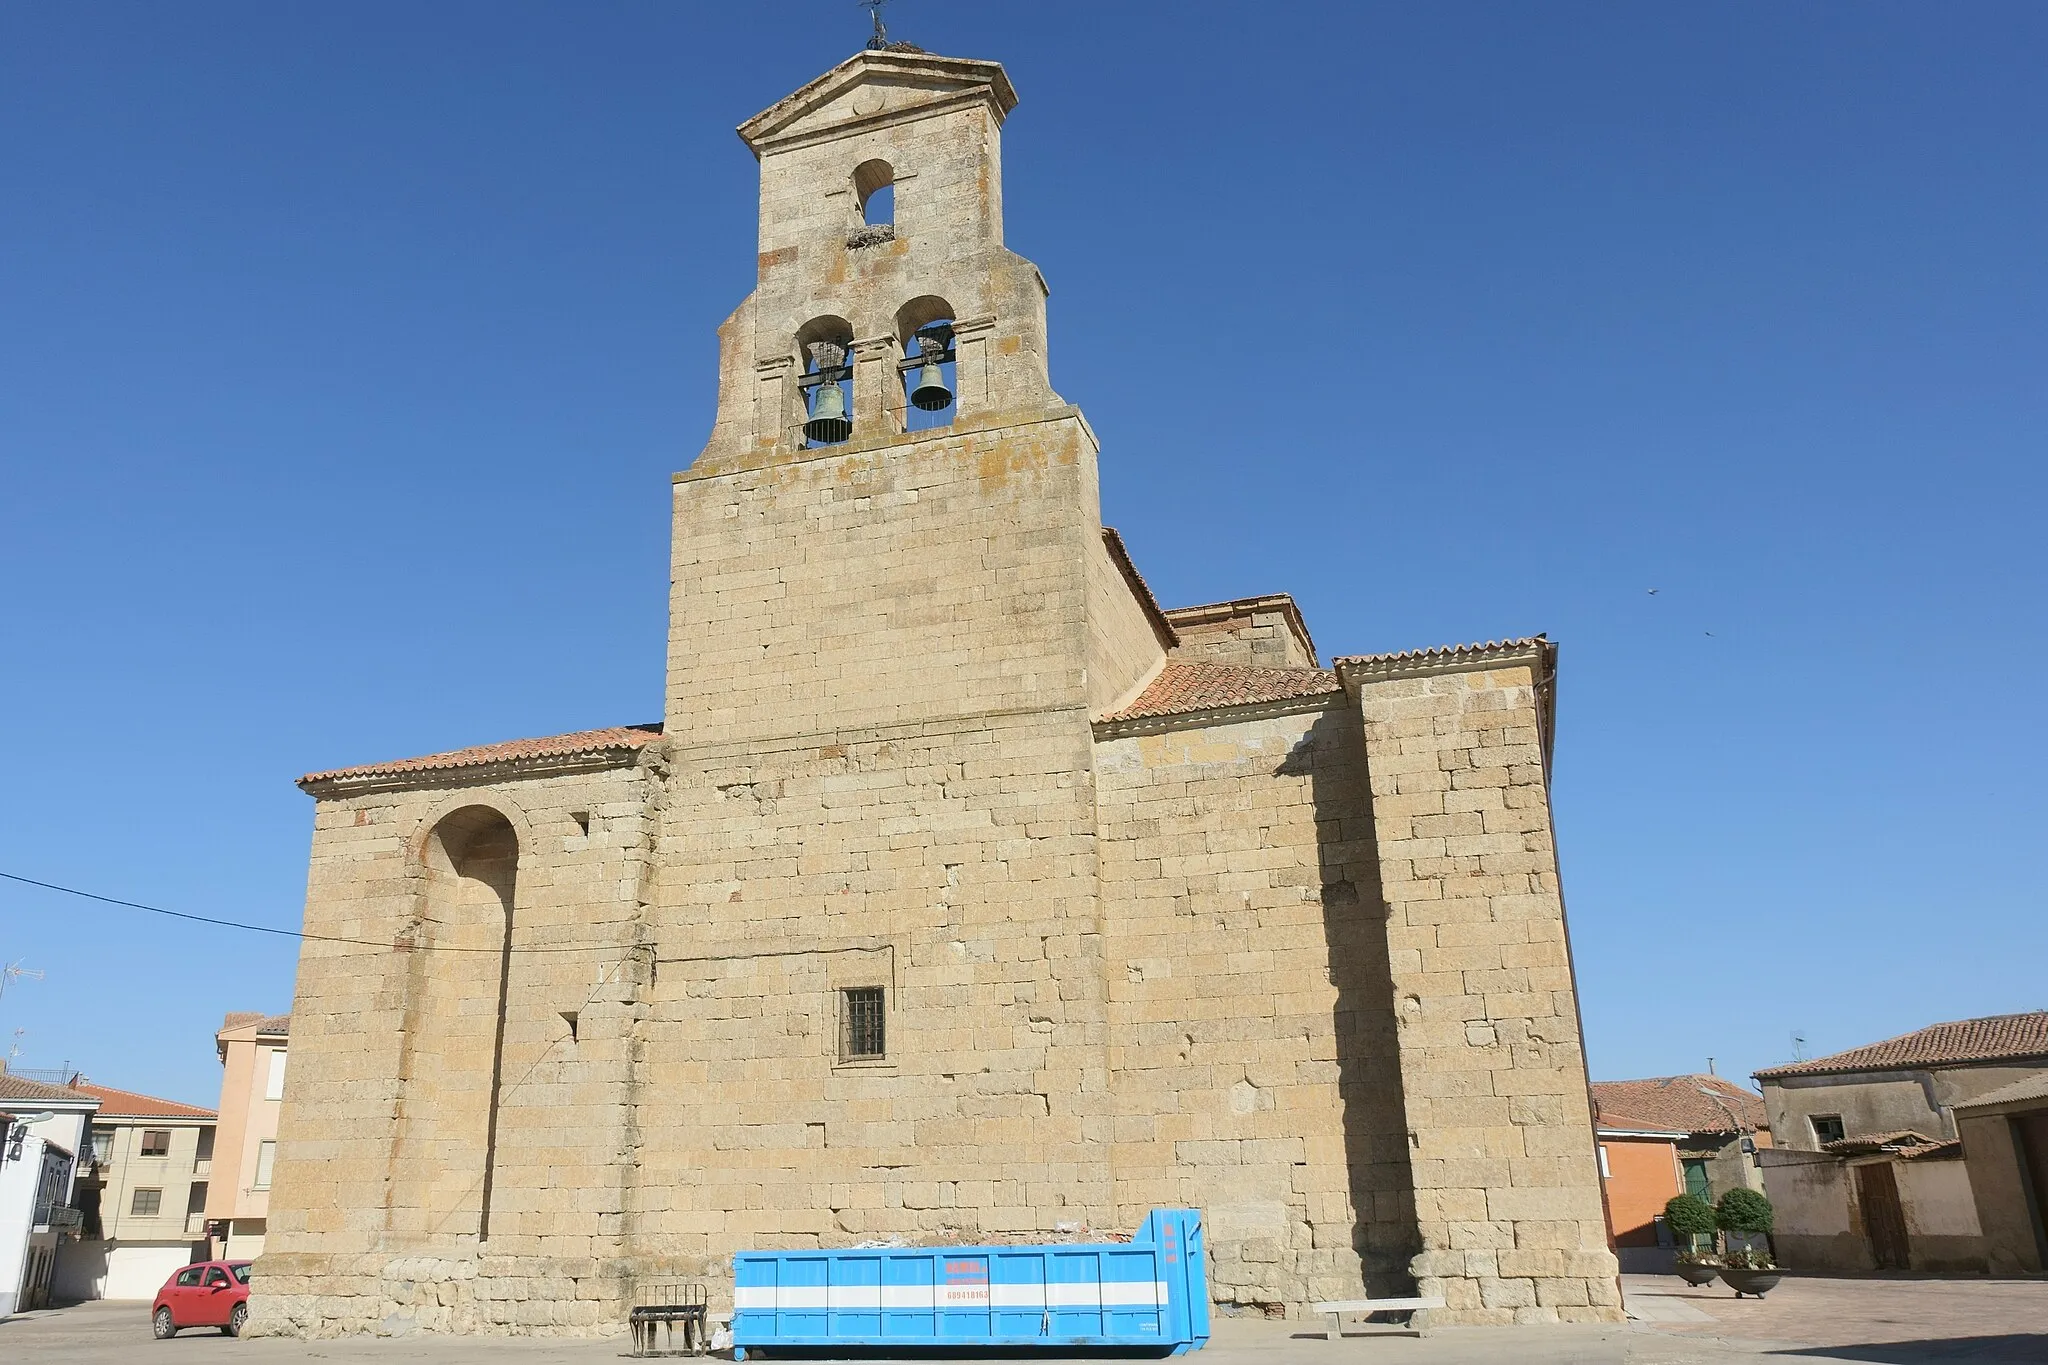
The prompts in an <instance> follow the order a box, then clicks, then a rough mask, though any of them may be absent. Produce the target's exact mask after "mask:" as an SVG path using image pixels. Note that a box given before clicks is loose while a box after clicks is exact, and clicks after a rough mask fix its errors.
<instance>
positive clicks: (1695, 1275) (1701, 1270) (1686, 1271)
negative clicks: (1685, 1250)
mask: <svg viewBox="0 0 2048 1365" xmlns="http://www.w3.org/2000/svg"><path fill="white" fill-rule="evenodd" d="M1673 1269H1675V1270H1676V1271H1677V1272H1678V1278H1679V1279H1681V1280H1684V1281H1685V1282H1686V1283H1687V1284H1689V1285H1694V1286H1698V1285H1703V1284H1712V1283H1713V1282H1714V1277H1715V1276H1716V1275H1718V1274H1720V1273H1721V1267H1719V1266H1717V1265H1697V1264H1695V1263H1693V1262H1691V1261H1680V1262H1679V1263H1678V1264H1677V1265H1676V1266H1674V1267H1673Z"/></svg>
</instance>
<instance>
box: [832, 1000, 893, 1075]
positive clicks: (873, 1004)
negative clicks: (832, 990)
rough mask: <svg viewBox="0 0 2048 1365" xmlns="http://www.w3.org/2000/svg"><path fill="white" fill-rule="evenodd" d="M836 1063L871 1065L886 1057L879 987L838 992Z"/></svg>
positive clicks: (886, 1040)
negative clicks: (838, 1061) (865, 1063)
mask: <svg viewBox="0 0 2048 1365" xmlns="http://www.w3.org/2000/svg"><path fill="white" fill-rule="evenodd" d="M839 1001H840V1004H839V1013H840V1026H839V1060H840V1061H842V1062H871V1061H876V1060H879V1059H880V1058H882V1057H885V1056H887V1055H888V1048H887V1043H888V1038H887V1035H886V1033H885V1032H884V1026H883V1021H882V1012H883V1003H884V1002H883V996H882V987H880V986H857V987H855V988H854V989H852V990H844V991H841V992H840V993H839Z"/></svg>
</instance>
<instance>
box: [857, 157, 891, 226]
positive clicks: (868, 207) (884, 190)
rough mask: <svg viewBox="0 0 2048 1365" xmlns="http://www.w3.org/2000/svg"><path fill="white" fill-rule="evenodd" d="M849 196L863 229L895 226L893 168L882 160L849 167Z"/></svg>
mask: <svg viewBox="0 0 2048 1365" xmlns="http://www.w3.org/2000/svg"><path fill="white" fill-rule="evenodd" d="M853 194H854V198H855V200H856V201H858V203H859V204H860V221H861V224H862V225H863V226H865V227H894V226H895V225H896V168H895V167H893V166H891V165H890V164H889V163H888V162H886V161H882V160H874V161H863V162H861V163H860V165H858V166H855V167H854V168H853Z"/></svg>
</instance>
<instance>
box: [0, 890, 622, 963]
mask: <svg viewBox="0 0 2048 1365" xmlns="http://www.w3.org/2000/svg"><path fill="white" fill-rule="evenodd" d="M0 877H4V878H6V879H7V880H8V881H10V882H20V883H21V884H22V885H24V886H39V887H41V888H42V889H43V890H45V891H60V892H62V893H63V894H65V895H67V896H80V897H83V898H84V899H86V900H89V901H99V902H100V903H101V904H103V905H118V906H122V907H123V908H125V909H129V910H146V911H148V912H149V913H150V914H152V915H166V916H168V917H170V918H171V919H182V920H189V921H191V922H192V923H194V924H212V925H216V926H218V927H220V928H222V929H244V930H247V931H248V932H249V933H252V934H275V935H276V936H277V937H279V938H296V939H302V940H307V941H310V942H314V943H352V944H355V945H357V946H358V947H363V948H382V949H384V950H385V951H386V952H394V953H506V952H512V953H595V952H618V951H620V950H622V949H626V950H630V949H632V948H633V947H634V945H633V944H630V943H561V944H551V945H550V944H542V945H538V946H535V947H528V948H522V947H516V946H515V947H509V948H507V947H500V948H469V947H464V946H462V945H460V944H453V943H386V942H384V941H383V940H382V939H374V938H348V937H346V936H343V935H340V934H309V933H306V932H305V931H304V930H300V929H279V928H276V927H275V926H272V925H268V924H244V923H242V922H241V921H240V920H232V919H218V918H215V917H214V916H212V915H194V914H188V913H187V912H185V911H183V910H166V909H164V908H163V907H162V906H161V905H144V904H143V903H142V902H141V901H124V900H121V899H120V898H118V897H115V896H102V895H100V894H99V893H98V892H96V891H81V890H79V889H78V888H77V887H75V886H59V885H57V884H56V883H55V882H41V881H37V880H36V879H35V878H34V877H23V876H20V875H18V874H16V873H13V872H0ZM427 923H429V924H445V923H446V921H445V920H429V921H427Z"/></svg>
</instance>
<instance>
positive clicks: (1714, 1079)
mask: <svg viewBox="0 0 2048 1365" xmlns="http://www.w3.org/2000/svg"><path fill="white" fill-rule="evenodd" d="M1592 1094H1593V1126H1594V1132H1595V1134H1596V1135H1597V1137H1598V1139H1599V1144H1600V1160H1601V1168H1602V1179H1601V1192H1602V1193H1603V1194H1604V1195H1605V1196H1606V1199H1607V1214H1608V1221H1609V1223H1610V1224H1611V1225H1612V1227H1613V1228H1614V1237H1615V1246H1616V1248H1617V1249H1618V1251H1619V1253H1620V1256H1621V1262H1622V1268H1623V1269H1624V1270H1628V1271H1640V1272H1646V1273H1661V1272H1664V1271H1668V1270H1669V1269H1670V1268H1671V1260H1672V1255H1673V1251H1674V1248H1673V1246H1672V1245H1671V1244H1670V1240H1669V1238H1668V1237H1667V1236H1666V1235H1665V1234H1664V1233H1663V1232H1662V1231H1661V1230H1660V1228H1659V1226H1658V1219H1659V1217H1660V1216H1661V1215H1662V1213H1663V1210H1664V1205H1665V1203H1666V1202H1667V1201H1668V1200H1670V1198H1671V1197H1672V1196H1673V1195H1676V1194H1681V1193H1691V1194H1696V1195H1698V1196H1700V1197H1701V1198H1703V1199H1706V1200H1708V1201H1710V1202H1711V1201H1712V1200H1714V1199H1717V1198H1719V1197H1720V1196H1721V1195H1722V1194H1723V1193H1725V1192H1727V1191H1728V1190H1730V1189H1735V1188H1744V1189H1761V1188H1762V1186H1763V1177H1762V1175H1761V1174H1760V1173H1759V1172H1758V1170H1757V1164H1756V1150H1757V1148H1758V1147H1759V1146H1768V1145H1769V1142H1770V1132H1769V1124H1768V1123H1767V1122H1766V1121H1765V1114H1764V1102H1763V1097H1762V1096H1761V1095H1758V1094H1756V1093H1754V1092H1753V1091H1749V1090H1745V1089H1743V1088H1742V1087H1741V1086H1739V1085H1736V1084H1735V1083H1734V1082H1732V1081H1728V1080H1724V1079H1722V1078H1721V1077H1719V1076H1698V1075H1686V1076H1651V1077H1646V1078H1644V1079H1642V1080H1632V1081H1595V1082H1594V1083H1593V1086H1592Z"/></svg>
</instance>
